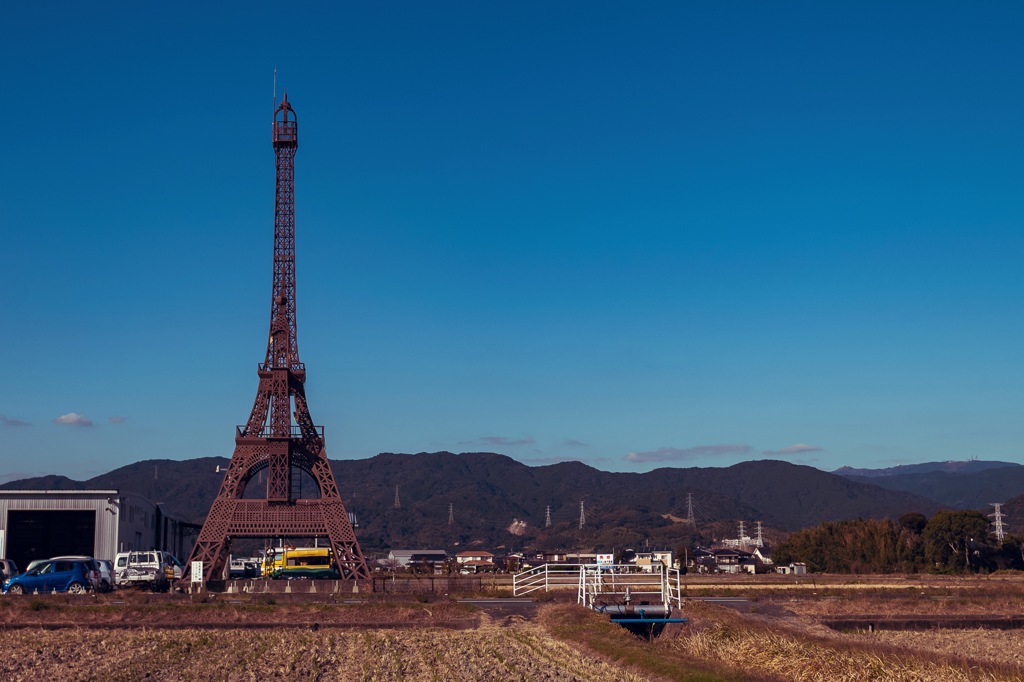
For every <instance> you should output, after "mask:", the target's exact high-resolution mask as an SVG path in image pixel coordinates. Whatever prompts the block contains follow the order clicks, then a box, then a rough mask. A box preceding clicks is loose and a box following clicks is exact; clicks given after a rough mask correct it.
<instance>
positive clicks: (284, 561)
mask: <svg viewBox="0 0 1024 682" xmlns="http://www.w3.org/2000/svg"><path fill="white" fill-rule="evenodd" d="M263 575H265V576H267V577H268V578H273V579H275V580H280V579H285V580H294V579H296V578H313V579H322V580H336V579H337V578H339V577H340V576H339V575H338V569H337V567H336V566H335V565H334V556H333V554H332V552H331V548H330V547H275V548H274V549H273V550H269V551H268V552H267V556H266V559H265V560H264V563H263Z"/></svg>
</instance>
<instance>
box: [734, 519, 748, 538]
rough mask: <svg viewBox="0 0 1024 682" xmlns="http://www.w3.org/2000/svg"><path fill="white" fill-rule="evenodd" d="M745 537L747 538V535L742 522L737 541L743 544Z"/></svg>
mask: <svg viewBox="0 0 1024 682" xmlns="http://www.w3.org/2000/svg"><path fill="white" fill-rule="evenodd" d="M745 537H747V533H746V531H744V530H743V522H742V521H740V534H739V536H738V537H737V538H736V539H737V540H739V542H740V544H743V538H745Z"/></svg>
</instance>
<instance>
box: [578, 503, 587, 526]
mask: <svg viewBox="0 0 1024 682" xmlns="http://www.w3.org/2000/svg"><path fill="white" fill-rule="evenodd" d="M586 522H587V515H586V513H585V512H584V511H583V500H580V530H582V529H583V524H585V523H586Z"/></svg>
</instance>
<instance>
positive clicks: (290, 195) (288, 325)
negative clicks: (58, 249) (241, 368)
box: [183, 92, 370, 581]
mask: <svg viewBox="0 0 1024 682" xmlns="http://www.w3.org/2000/svg"><path fill="white" fill-rule="evenodd" d="M298 132H299V124H298V118H297V117H296V115H295V110H294V109H292V106H291V104H290V103H289V102H288V93H287V92H285V94H284V98H283V100H282V101H281V104H280V106H278V107H277V109H276V111H275V112H274V120H273V140H274V154H275V156H276V157H277V191H276V196H275V202H274V205H275V210H274V283H273V289H272V293H271V299H270V339H269V341H268V342H267V355H266V358H265V360H264V362H263V363H261V364H260V366H259V372H258V374H259V378H260V384H259V389H257V391H256V401H255V403H254V404H253V406H252V412H251V413H250V415H249V421H248V422H246V424H245V425H244V426H239V427H238V430H237V433H236V434H235V452H234V454H233V455H232V456H231V463H230V464H229V465H228V469H227V473H226V474H225V475H224V480H223V482H222V483H221V486H220V492H219V493H218V494H217V499H216V500H214V502H213V506H212V507H210V513H209V514H208V515H207V516H206V521H205V523H203V529H202V530H201V531H200V533H199V539H198V540H197V541H196V545H195V548H194V549H193V550H192V556H191V557H190V559H189V562H188V564H187V566H186V570H188V571H190V570H191V566H192V561H202V562H203V579H204V581H209V580H218V579H220V578H222V577H223V575H224V569H225V565H226V563H227V559H228V552H229V549H230V543H231V539H232V538H313V537H316V538H327V540H328V541H329V543H330V546H331V548H332V550H333V552H334V559H335V562H336V563H337V567H338V572H339V573H340V575H341V578H342V579H343V580H363V579H369V578H370V571H369V569H368V568H367V566H366V559H365V558H364V557H363V553H362V550H361V549H360V548H359V542H358V541H357V540H356V535H355V532H354V531H353V530H352V523H351V522H350V521H349V517H348V512H347V511H346V509H345V504H344V503H343V502H342V501H341V495H340V494H339V492H338V486H337V484H336V483H335V480H334V474H333V473H332V472H331V467H330V464H329V463H328V461H327V454H326V452H325V450H324V431H323V427H322V426H315V425H314V424H313V419H312V417H310V415H309V408H308V407H307V405H306V389H305V381H306V367H305V365H303V364H302V362H300V361H299V346H298V339H297V335H296V322H295V152H296V150H297V149H298V146H299V134H298ZM293 417H294V420H293ZM264 470H266V472H267V475H266V479H267V491H266V493H267V494H266V499H251V498H243V496H244V494H245V489H246V486H247V485H248V483H249V482H250V481H251V480H252V478H253V477H254V476H256V475H257V474H258V473H260V472H262V471H264ZM303 472H304V473H305V474H308V475H309V476H310V477H311V478H312V479H313V480H314V481H315V482H316V484H317V487H318V489H319V493H320V496H319V497H318V498H311V499H302V498H301V485H300V482H301V479H300V477H301V476H302V474H303ZM183 577H184V578H187V577H188V576H187V575H186V576H183Z"/></svg>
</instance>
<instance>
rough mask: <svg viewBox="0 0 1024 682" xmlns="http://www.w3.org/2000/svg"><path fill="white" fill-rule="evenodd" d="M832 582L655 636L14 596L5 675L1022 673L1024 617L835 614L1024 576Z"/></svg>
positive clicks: (968, 601) (1023, 585) (451, 609)
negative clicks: (935, 625) (876, 584)
mask: <svg viewBox="0 0 1024 682" xmlns="http://www.w3.org/2000/svg"><path fill="white" fill-rule="evenodd" d="M882 582H887V581H886V580H883V581H882ZM833 588H834V586H832V587H829V588H826V589H822V585H821V584H816V585H815V586H814V587H813V588H812V589H811V590H805V591H804V592H802V593H800V594H796V593H794V591H793V590H792V589H790V588H787V589H783V590H772V589H770V588H769V589H763V588H759V589H755V590H752V591H751V592H750V593H749V594H748V595H747V597H748V599H749V601H748V602H745V604H744V606H742V607H739V608H736V609H734V608H725V607H723V606H719V605H714V604H706V603H701V602H696V601H693V602H690V603H688V604H687V605H686V607H685V609H684V611H685V614H684V615H686V616H688V617H689V618H690V619H691V620H690V623H689V624H687V625H685V626H671V627H670V628H669V629H668V630H667V631H666V633H665V634H664V635H663V636H661V637H659V638H656V639H655V640H653V641H648V640H646V639H643V638H638V637H636V636H634V635H632V634H630V633H629V632H628V631H626V630H624V629H622V628H620V627H619V626H616V625H613V624H611V623H610V622H609V621H608V620H607V618H606V617H605V616H602V615H599V614H596V613H593V612H590V611H587V610H585V609H581V608H579V607H577V606H576V605H574V604H567V603H545V604H542V605H541V606H540V608H539V609H538V610H537V612H536V615H535V617H533V618H532V619H529V620H527V619H524V618H522V617H519V616H518V615H512V616H504V617H500V616H495V617H493V618H492V617H491V616H489V615H487V613H484V612H480V611H477V610H475V609H474V608H472V607H469V606H466V605H462V604H457V603H451V602H447V601H436V602H431V603H418V602H415V601H412V602H388V601H368V602H366V603H360V604H339V603H316V604H313V603H305V604H304V603H298V602H288V603H273V601H272V600H258V599H252V600H249V601H227V600H225V599H223V598H218V599H214V600H212V602H211V603H193V602H191V601H188V600H187V599H184V598H181V597H178V598H175V597H174V596H171V597H168V598H164V597H157V596H149V595H128V594H125V595H120V598H118V599H113V598H103V597H100V598H98V599H97V598H92V597H78V598H74V597H63V596H47V597H20V598H14V597H4V598H0V651H3V652H4V654H3V656H0V680H38V679H50V680H141V679H150V680H200V679H202V680H264V679H289V680H335V679H338V680H340V679H345V680H368V681H369V680H373V681H377V680H382V681H383V680H410V681H412V682H417V681H419V680H442V681H443V680H502V681H508V680H523V681H529V680H564V681H570V680H575V681H578V682H586V681H589V680H594V681H595V682H602V681H605V680H608V681H612V680H624V681H636V682H639V681H641V680H651V681H661V680H687V681H695V680H696V681H700V680H706V681H711V680H771V681H782V680H808V681H815V680H820V681H822V682H824V681H828V682H832V681H834V680H839V681H842V680H851V681H852V680H857V681H860V680H896V681H903V680H908V681H909V680H914V681H920V682H929V681H935V682H946V681H951V682H956V681H960V680H964V681H967V680H972V681H973V680H979V681H989V680H993V681H994V680H1019V681H1021V682H1024V630H986V629H931V630H925V631H891V630H888V629H885V628H884V627H879V628H876V629H874V631H868V630H866V629H856V628H854V629H850V630H848V631H836V630H834V629H831V628H829V627H827V626H826V623H828V622H834V621H836V620H837V619H839V620H841V619H843V618H853V619H857V618H860V619H865V618H866V619H870V620H872V621H873V622H874V621H877V622H878V623H882V622H884V621H885V620H886V619H900V618H908V617H917V618H925V619H926V618H928V617H935V618H950V617H954V618H955V617H960V616H963V617H993V616H1019V615H1021V614H1024V581H1020V580H1010V581H1005V580H1004V581H1000V582H993V581H985V579H981V578H979V579H975V580H973V581H970V580H969V581H957V582H956V583H955V584H954V583H952V582H942V583H940V584H939V586H938V587H935V586H932V587H928V588H924V589H923V588H922V586H921V585H918V584H915V585H913V587H911V588H907V589H900V590H896V589H893V587H892V585H887V586H885V587H881V588H879V589H871V588H870V586H869V585H864V584H859V586H858V587H857V588H856V589H855V590H849V591H844V590H839V589H833ZM730 594H731V596H734V597H735V596H736V591H735V590H732V591H730ZM26 625H28V627H25V626H26ZM281 626H285V627H281Z"/></svg>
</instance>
